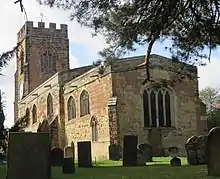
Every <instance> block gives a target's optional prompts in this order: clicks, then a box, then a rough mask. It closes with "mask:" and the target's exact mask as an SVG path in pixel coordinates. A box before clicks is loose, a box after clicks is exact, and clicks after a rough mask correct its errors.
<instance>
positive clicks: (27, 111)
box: [25, 108, 30, 125]
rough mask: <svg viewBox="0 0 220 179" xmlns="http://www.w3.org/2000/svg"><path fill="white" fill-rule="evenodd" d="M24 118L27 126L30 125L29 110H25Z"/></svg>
mask: <svg viewBox="0 0 220 179" xmlns="http://www.w3.org/2000/svg"><path fill="white" fill-rule="evenodd" d="M25 117H26V121H27V125H29V124H30V110H29V108H27V109H26V114H25Z"/></svg>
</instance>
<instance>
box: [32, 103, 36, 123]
mask: <svg viewBox="0 0 220 179" xmlns="http://www.w3.org/2000/svg"><path fill="white" fill-rule="evenodd" d="M36 122H37V106H36V105H35V104H34V105H33V108H32V124H35V123H36Z"/></svg>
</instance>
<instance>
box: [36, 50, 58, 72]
mask: <svg viewBox="0 0 220 179" xmlns="http://www.w3.org/2000/svg"><path fill="white" fill-rule="evenodd" d="M39 54H40V69H41V72H45V73H51V72H54V71H56V65H57V64H56V63H57V59H58V55H57V53H56V49H55V48H54V47H51V46H49V47H46V48H41V50H40V51H39Z"/></svg>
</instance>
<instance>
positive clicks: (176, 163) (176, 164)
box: [170, 157, 181, 166]
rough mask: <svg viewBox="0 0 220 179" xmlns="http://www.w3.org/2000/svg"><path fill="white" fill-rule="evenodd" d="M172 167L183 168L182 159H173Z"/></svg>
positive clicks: (171, 161)
mask: <svg viewBox="0 0 220 179" xmlns="http://www.w3.org/2000/svg"><path fill="white" fill-rule="evenodd" d="M170 165H171V166H181V160H180V158H178V157H173V158H172V159H171V160H170Z"/></svg>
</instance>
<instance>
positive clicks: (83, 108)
mask: <svg viewBox="0 0 220 179" xmlns="http://www.w3.org/2000/svg"><path fill="white" fill-rule="evenodd" d="M87 114H90V107H89V94H88V92H87V91H85V90H83V91H82V93H81V95H80V117H82V116H85V115H87Z"/></svg>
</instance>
